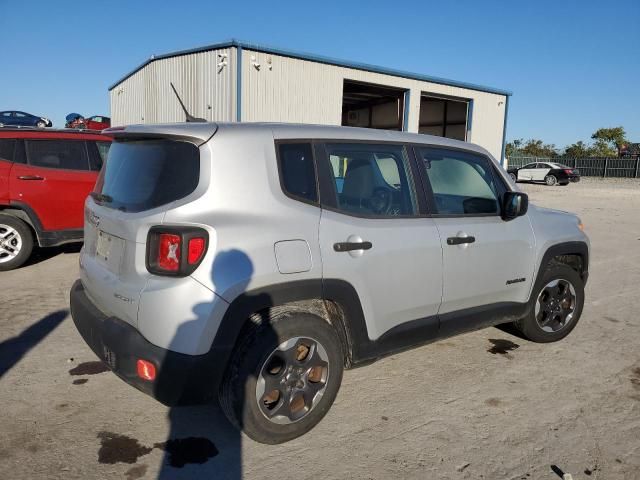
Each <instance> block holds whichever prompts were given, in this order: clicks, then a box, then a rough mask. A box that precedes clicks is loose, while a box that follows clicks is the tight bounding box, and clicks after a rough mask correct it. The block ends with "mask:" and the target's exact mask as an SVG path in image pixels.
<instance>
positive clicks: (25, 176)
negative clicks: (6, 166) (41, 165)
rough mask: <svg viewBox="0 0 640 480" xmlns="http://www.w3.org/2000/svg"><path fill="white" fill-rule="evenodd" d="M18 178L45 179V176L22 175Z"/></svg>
mask: <svg viewBox="0 0 640 480" xmlns="http://www.w3.org/2000/svg"><path fill="white" fill-rule="evenodd" d="M18 180H44V177H41V176H39V175H20V176H19V177H18Z"/></svg>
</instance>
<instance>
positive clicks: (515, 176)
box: [509, 173, 518, 182]
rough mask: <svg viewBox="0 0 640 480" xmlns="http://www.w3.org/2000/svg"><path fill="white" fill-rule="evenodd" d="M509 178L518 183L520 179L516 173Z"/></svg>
mask: <svg viewBox="0 0 640 480" xmlns="http://www.w3.org/2000/svg"><path fill="white" fill-rule="evenodd" d="M509 176H510V177H511V180H513V181H514V182H517V181H518V177H517V175H516V174H515V173H510V174H509Z"/></svg>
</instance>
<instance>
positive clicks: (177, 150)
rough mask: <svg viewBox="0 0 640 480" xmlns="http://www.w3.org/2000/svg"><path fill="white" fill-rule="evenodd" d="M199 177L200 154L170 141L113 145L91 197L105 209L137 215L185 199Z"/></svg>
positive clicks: (192, 146)
mask: <svg viewBox="0 0 640 480" xmlns="http://www.w3.org/2000/svg"><path fill="white" fill-rule="evenodd" d="M199 178H200V153H199V151H198V147H196V146H195V145H193V144H192V143H187V142H179V141H173V140H144V141H133V142H131V141H128V142H113V143H112V144H111V148H110V149H109V155H108V157H107V161H106V163H105V165H104V167H103V169H102V172H101V173H100V178H99V179H98V183H97V184H96V193H95V194H93V195H92V196H93V198H94V199H95V200H96V201H97V202H98V203H100V204H101V205H104V206H105V207H111V208H116V209H119V210H123V211H125V212H141V211H143V210H149V209H152V208H155V207H159V206H161V205H165V204H167V203H171V202H173V201H175V200H179V199H181V198H184V197H186V196H187V195H189V194H190V193H191V192H193V191H194V190H195V189H196V187H197V185H198V180H199Z"/></svg>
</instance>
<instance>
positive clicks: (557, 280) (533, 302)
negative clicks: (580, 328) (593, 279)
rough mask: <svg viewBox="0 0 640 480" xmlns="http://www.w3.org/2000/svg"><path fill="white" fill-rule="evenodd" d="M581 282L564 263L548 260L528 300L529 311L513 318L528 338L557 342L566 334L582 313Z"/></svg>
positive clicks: (536, 340) (578, 276) (576, 273)
mask: <svg viewBox="0 0 640 480" xmlns="http://www.w3.org/2000/svg"><path fill="white" fill-rule="evenodd" d="M583 306H584V282H583V281H582V278H581V277H580V275H578V272H576V271H575V270H574V269H573V268H571V267H569V266H568V265H564V264H559V263H551V264H549V265H548V266H547V268H546V270H545V271H544V273H543V274H542V278H541V280H540V282H539V283H538V284H537V285H536V286H535V288H534V290H533V292H532V294H531V298H530V300H529V310H530V311H529V315H527V316H526V317H525V318H523V319H521V320H518V321H517V322H515V325H516V327H517V328H518V330H520V331H521V332H522V334H523V335H524V336H525V337H526V338H527V339H528V340H531V341H532V342H538V343H548V342H557V341H558V340H562V339H563V338H564V337H566V336H567V335H569V333H571V331H572V330H573V329H574V328H575V326H576V325H577V324H578V321H579V320H580V316H581V315H582V307H583Z"/></svg>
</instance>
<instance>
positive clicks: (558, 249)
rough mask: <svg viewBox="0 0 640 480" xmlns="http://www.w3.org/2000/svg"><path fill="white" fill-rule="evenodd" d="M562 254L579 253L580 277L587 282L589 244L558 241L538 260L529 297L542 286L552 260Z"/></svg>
mask: <svg viewBox="0 0 640 480" xmlns="http://www.w3.org/2000/svg"><path fill="white" fill-rule="evenodd" d="M560 255H578V256H579V257H581V258H582V272H579V274H580V277H581V278H582V280H583V281H584V283H585V284H586V283H587V279H588V278H589V246H588V245H587V243H586V242H584V241H571V242H562V243H557V244H555V245H551V246H550V247H549V248H547V250H546V251H545V252H544V254H543V255H542V257H541V260H540V262H538V265H537V269H538V271H537V272H536V277H535V281H534V282H532V284H531V292H529V297H531V295H532V294H533V292H534V291H536V290H537V289H538V288H539V287H540V282H541V281H542V276H543V275H544V269H545V268H546V266H547V265H548V264H549V263H550V262H551V260H552V259H553V258H555V257H558V256H560Z"/></svg>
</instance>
